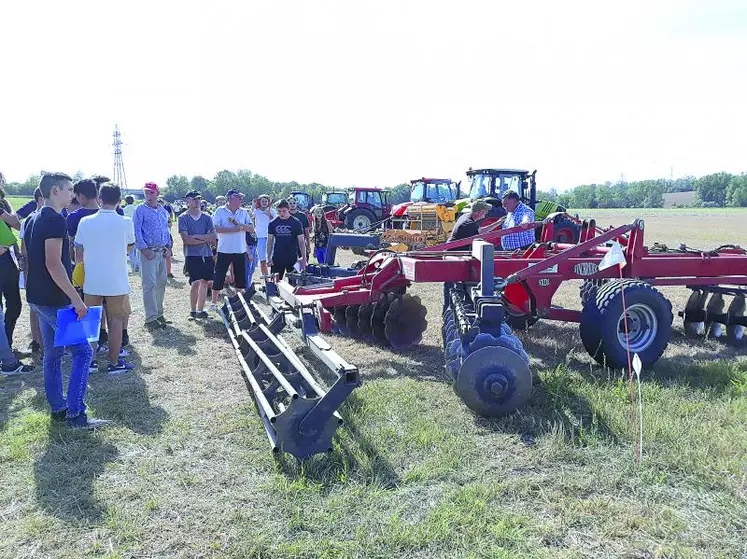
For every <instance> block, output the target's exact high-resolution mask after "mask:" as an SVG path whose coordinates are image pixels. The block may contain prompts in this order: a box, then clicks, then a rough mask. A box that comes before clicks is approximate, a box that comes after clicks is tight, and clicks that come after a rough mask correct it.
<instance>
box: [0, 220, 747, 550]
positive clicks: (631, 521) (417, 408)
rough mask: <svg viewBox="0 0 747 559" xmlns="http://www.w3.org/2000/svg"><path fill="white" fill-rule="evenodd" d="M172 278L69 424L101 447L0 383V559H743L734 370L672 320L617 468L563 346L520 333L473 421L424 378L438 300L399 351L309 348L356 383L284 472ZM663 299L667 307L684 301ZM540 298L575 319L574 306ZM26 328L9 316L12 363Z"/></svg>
mask: <svg viewBox="0 0 747 559" xmlns="http://www.w3.org/2000/svg"><path fill="white" fill-rule="evenodd" d="M581 214H582V215H594V216H596V217H597V220H598V222H599V223H600V224H608V223H609V224H620V223H623V222H625V221H627V220H629V219H631V218H632V217H633V216H642V217H644V218H645V219H646V220H647V221H646V226H647V239H648V242H649V243H652V242H653V241H659V242H664V243H667V244H669V245H670V246H676V245H677V244H679V242H681V241H686V242H687V243H688V244H689V245H691V246H695V247H699V248H711V247H713V246H716V245H718V244H722V243H727V242H729V243H741V244H742V245H747V219H745V218H747V212H743V211H723V210H707V211H703V210H698V211H693V210H690V211H687V210H679V211H671V212H667V211H661V210H659V211H636V212H631V211H619V212H618V211H594V212H593V214H592V213H591V212H586V211H583V212H581ZM345 257H346V258H348V257H349V256H345ZM180 267H181V263H178V264H176V266H175V269H176V270H177V271H176V274H177V279H176V280H172V281H171V282H170V284H169V287H168V292H167V302H166V304H167V313H168V316H169V317H170V318H172V319H173V320H174V325H173V327H171V328H169V329H168V330H166V331H165V332H164V333H162V334H158V335H151V334H149V333H148V332H147V331H145V330H144V329H143V328H142V326H141V322H142V316H143V314H142V301H141V299H140V280H139V278H136V277H133V278H132V287H133V293H132V302H133V312H134V315H133V317H132V320H131V326H130V335H131V338H132V342H133V347H134V354H133V361H134V362H135V363H136V364H137V366H138V368H137V370H136V371H135V372H134V373H132V374H130V375H127V376H120V377H108V376H106V375H95V376H94V375H92V376H91V378H90V382H89V391H88V402H89V406H90V408H89V409H90V411H91V413H92V414H93V415H95V416H97V417H104V418H108V419H113V420H115V422H116V425H115V426H114V427H112V428H109V429H106V430H102V431H100V432H96V433H73V432H70V431H68V430H67V429H66V428H64V427H61V426H59V425H57V424H54V425H53V424H51V423H50V421H49V418H48V413H47V405H46V400H45V397H44V391H43V383H42V379H41V374H40V372H36V373H34V374H32V375H29V376H28V377H26V378H12V379H10V378H0V472H2V474H1V475H0V557H9V558H16V557H112V558H113V557H237V558H238V557H267V558H273V559H274V558H282V557H408V558H409V557H423V558H431V557H517V558H518V557H553V558H554V557H567V558H570V557H594V558H599V557H630V558H651V557H705V558H714V557H723V558H736V557H745V556H746V554H747V360H745V357H744V356H745V351H744V350H743V349H739V350H735V349H732V348H729V347H726V346H724V345H723V344H720V343H717V342H714V341H705V340H692V339H688V338H686V337H684V334H683V332H682V325H681V320H678V319H677V318H675V332H674V335H673V338H672V340H671V343H670V346H669V348H668V349H667V351H666V352H665V354H664V357H663V358H662V359H661V360H660V361H659V363H658V364H657V365H656V367H654V368H653V369H652V370H650V371H645V372H644V377H645V378H644V380H643V401H644V429H645V431H644V448H643V461H642V463H641V464H640V466H636V465H635V464H634V463H633V450H632V449H633V437H634V432H635V430H634V427H633V426H632V425H631V422H630V402H629V397H628V390H627V385H626V384H625V383H624V382H623V380H622V378H621V377H620V375H619V374H618V373H614V372H611V371H608V370H605V369H603V368H601V367H599V366H597V365H596V364H593V362H592V360H591V358H590V357H589V356H588V355H587V354H586V353H585V351H584V349H583V347H582V345H581V343H580V340H579V338H578V327H577V326H574V325H564V324H556V323H550V322H546V323H539V324H537V325H536V326H534V327H533V328H532V329H530V331H529V332H527V333H522V334H521V338H522V341H523V342H524V345H525V347H526V349H527V351H528V352H529V354H530V356H531V364H532V369H533V372H534V374H535V390H534V392H533V396H532V398H531V401H530V403H529V405H528V406H526V407H525V408H524V409H522V410H520V411H519V412H517V413H515V414H514V415H512V416H510V417H506V418H503V419H498V420H490V421H488V420H485V419H480V418H477V417H475V416H474V415H472V414H471V413H469V411H468V410H467V409H466V407H465V406H464V405H463V404H462V403H461V402H460V401H459V399H458V398H457V397H456V395H455V394H454V392H453V390H452V388H451V386H450V385H449V384H448V382H446V379H445V377H444V375H443V373H442V370H443V356H442V351H441V340H440V305H441V302H440V293H441V287H440V285H435V284H434V285H423V284H421V285H417V286H415V287H414V288H413V290H412V292H413V293H416V294H418V295H420V296H421V297H422V298H423V300H424V302H425V303H426V305H427V307H428V313H429V314H428V318H429V327H428V330H427V332H426V336H425V338H424V340H423V343H422V345H421V346H419V347H418V348H417V349H415V350H414V351H411V352H409V353H407V354H396V353H393V352H390V351H387V350H383V349H380V348H374V347H370V346H366V345H364V344H362V343H358V342H356V341H353V340H349V339H343V338H339V337H336V336H331V335H330V336H327V338H328V339H329V340H330V341H331V342H332V343H333V344H334V345H335V347H336V349H337V350H338V352H339V353H340V354H341V355H342V356H344V357H346V358H347V359H348V360H349V361H351V362H352V363H354V364H356V365H358V366H359V367H360V369H361V376H362V378H363V381H364V384H363V386H362V387H361V388H359V389H358V390H356V391H355V392H354V393H353V395H352V396H351V397H350V398H349V399H348V400H347V402H346V403H345V405H344V406H343V408H342V409H341V410H340V411H341V413H342V415H343V417H344V418H345V420H346V424H345V426H343V427H342V428H341V429H340V430H339V431H338V435H337V437H336V440H335V449H334V452H333V453H332V454H331V455H326V456H318V457H315V458H313V459H311V460H309V461H308V462H306V463H299V462H297V461H296V460H295V459H292V458H290V457H280V458H274V457H273V456H272V455H271V453H270V452H269V449H268V445H267V440H266V436H265V434H264V432H263V429H262V427H261V424H260V421H259V419H258V417H257V415H256V413H255V411H254V407H253V404H252V403H251V400H250V398H249V395H248V393H247V390H246V387H245V384H244V382H243V380H242V379H241V377H240V376H239V375H238V365H237V363H236V360H235V357H234V355H233V352H232V350H231V349H230V347H229V344H228V342H227V340H226V336H225V331H224V329H223V326H222V324H221V323H220V322H219V320H218V319H217V318H213V319H212V320H211V321H210V322H209V323H206V324H201V323H194V322H188V321H187V320H186V316H187V313H188V311H189V307H188V295H187V284H186V281H185V280H184V278H183V276H181V274H180V273H179V271H178V270H179V269H180ZM665 292H666V294H667V295H668V296H669V297H670V298H671V300H672V302H673V305H674V308H675V310H676V309H678V308H681V306H682V305H683V303H684V300H685V299H686V297H687V292H686V291H685V290H684V289H683V290H669V289H668V290H665ZM560 295H561V301H560V302H562V303H565V304H567V305H568V306H574V307H578V286H577V285H569V286H568V287H567V288H564V289H563V291H562V293H561V294H560ZM27 321H28V316H27V314H26V308H24V314H23V317H22V319H21V321H20V323H19V328H18V334H17V338H18V341H17V344H18V345H25V344H26V343H27V341H28V328H27ZM286 339H288V340H289V341H291V340H292V339H293V338H292V335H291V334H288V335H286ZM37 365H38V366H40V363H39V362H37ZM322 380H324V381H327V382H329V381H331V380H332V379H330V378H329V377H328V376H326V375H322Z"/></svg>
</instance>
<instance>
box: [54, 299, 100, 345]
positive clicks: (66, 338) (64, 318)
mask: <svg viewBox="0 0 747 559" xmlns="http://www.w3.org/2000/svg"><path fill="white" fill-rule="evenodd" d="M101 309H102V307H88V313H87V314H86V316H84V317H83V318H82V319H80V320H78V314H77V313H76V312H75V309H74V308H72V307H68V308H65V309H60V310H58V311H57V330H56V331H55V333H54V346H55V347H62V346H67V345H75V344H82V343H85V342H95V341H96V340H98V339H99V330H100V329H101Z"/></svg>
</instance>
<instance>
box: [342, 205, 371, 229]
mask: <svg viewBox="0 0 747 559" xmlns="http://www.w3.org/2000/svg"><path fill="white" fill-rule="evenodd" d="M372 223H373V217H372V216H371V214H370V213H369V212H367V211H366V210H361V209H356V210H353V211H351V212H350V213H349V214H348V215H347V216H345V227H347V228H348V229H352V230H353V231H356V230H358V229H368V228H369V227H371V224H372Z"/></svg>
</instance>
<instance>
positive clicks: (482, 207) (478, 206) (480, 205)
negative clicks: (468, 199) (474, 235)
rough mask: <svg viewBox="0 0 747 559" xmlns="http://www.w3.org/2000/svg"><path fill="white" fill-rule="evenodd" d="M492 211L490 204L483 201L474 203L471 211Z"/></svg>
mask: <svg viewBox="0 0 747 559" xmlns="http://www.w3.org/2000/svg"><path fill="white" fill-rule="evenodd" d="M489 209H490V204H488V203H487V202H483V201H482V200H476V201H475V202H473V203H472V206H471V207H470V210H471V211H472V212H484V211H487V210H489Z"/></svg>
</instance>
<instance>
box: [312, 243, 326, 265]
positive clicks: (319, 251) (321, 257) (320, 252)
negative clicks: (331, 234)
mask: <svg viewBox="0 0 747 559" xmlns="http://www.w3.org/2000/svg"><path fill="white" fill-rule="evenodd" d="M314 256H316V261H317V262H319V264H325V260H326V259H327V247H316V248H315V249H314Z"/></svg>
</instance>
